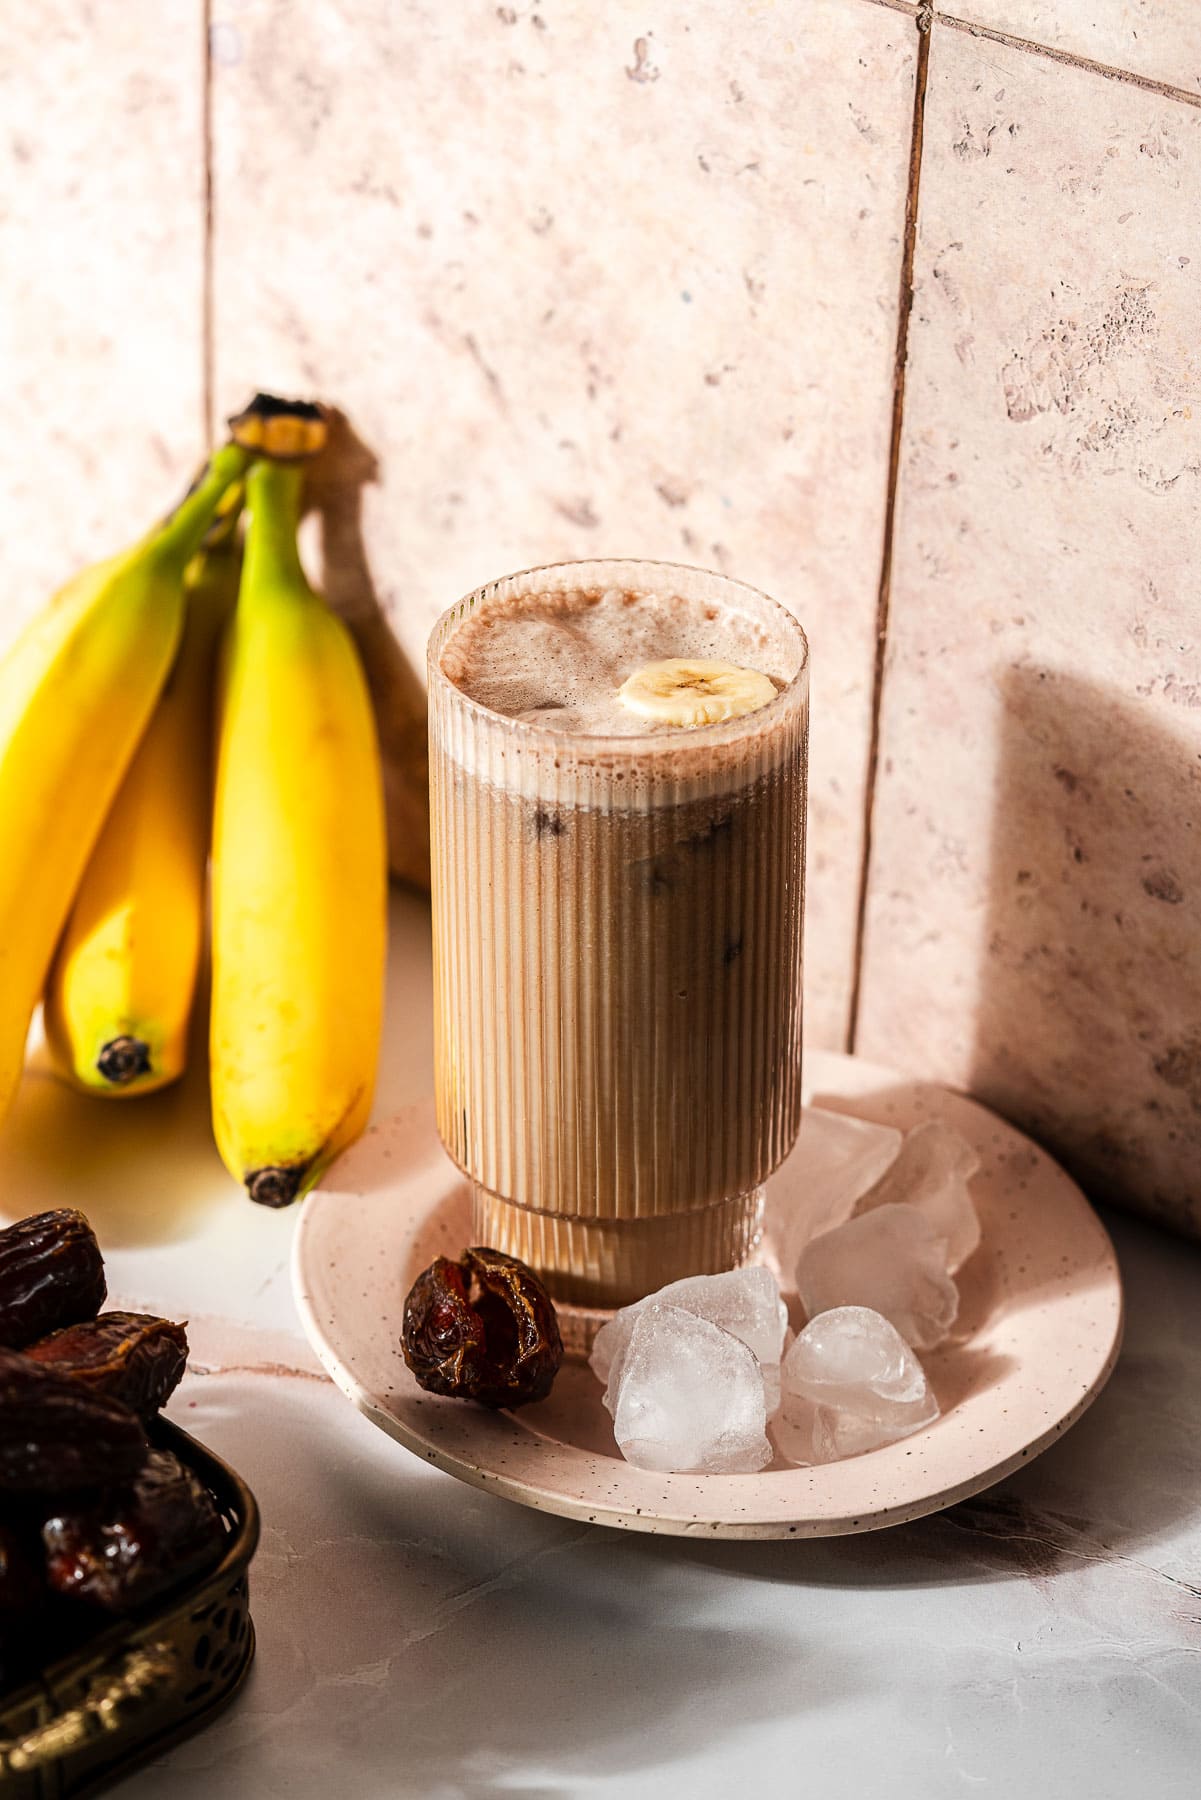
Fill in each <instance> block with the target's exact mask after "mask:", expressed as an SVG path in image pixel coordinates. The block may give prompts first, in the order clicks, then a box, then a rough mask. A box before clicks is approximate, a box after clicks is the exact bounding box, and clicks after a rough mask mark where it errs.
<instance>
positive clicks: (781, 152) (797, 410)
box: [0, 0, 1201, 1234]
mask: <svg viewBox="0 0 1201 1800" xmlns="http://www.w3.org/2000/svg"><path fill="white" fill-rule="evenodd" d="M1198 17H1199V15H1198V12H1197V9H1196V7H1195V5H1194V4H1193V3H1192V0H1089V3H1087V4H1080V3H1079V0H970V4H969V0H960V4H959V5H958V7H957V9H956V16H954V17H952V16H950V14H949V13H946V14H944V13H943V12H939V13H938V14H936V15H934V16H931V9H930V8H928V7H923V8H920V9H919V8H915V7H912V6H908V5H900V4H897V5H886V4H877V3H876V0H746V3H745V4H743V5H740V6H737V7H734V6H726V7H713V8H698V7H696V6H689V5H686V4H684V0H637V4H632V3H631V0H612V4H610V5H609V6H607V7H605V8H603V9H602V8H598V7H596V6H593V5H588V4H585V0H541V3H540V4H537V5H533V6H531V5H529V4H524V3H523V4H520V5H512V6H508V5H506V6H497V5H495V4H491V3H485V0H467V3H465V4H461V5H458V6H452V7H447V6H446V5H444V4H440V3H438V4H436V3H435V0H355V4H353V5H352V4H351V3H350V0H306V4H305V5H303V6H300V5H285V4H283V3H282V0H210V3H208V4H206V3H205V0H164V3H162V4H151V0H126V4H124V5H122V6H120V7H104V8H95V7H91V6H89V5H87V4H85V0H42V3H41V4H40V5H39V6H38V7H36V8H33V9H25V10H24V12H22V13H21V15H20V17H19V18H18V16H17V14H15V13H10V14H9V15H7V16H6V17H5V18H0V115H2V116H3V118H4V122H5V128H4V132H3V134H0V161H2V162H3V174H4V180H3V196H4V199H3V205H2V206H0V254H2V256H3V266H4V269H5V296H4V300H3V303H2V304H0V358H2V361H3V366H4V369H5V376H6V381H7V384H8V394H7V400H8V429H7V430H6V432H5V433H4V434H3V439H2V441H0V521H2V523H3V527H4V531H3V544H4V551H3V554H4V571H5V578H6V579H5V602H4V612H3V619H2V621H0V631H3V632H4V633H7V632H8V631H10V630H11V629H12V627H13V626H14V625H15V623H16V622H17V620H19V619H20V618H22V617H24V616H26V615H27V614H28V613H30V612H31V611H32V610H33V609H34V608H35V607H36V606H37V605H38V604H39V603H40V602H41V600H42V599H43V598H44V597H45V595H46V594H47V593H48V592H49V591H50V590H51V589H52V588H53V587H54V586H55V585H56V584H57V582H58V581H60V580H61V579H62V578H63V577H64V576H65V575H67V574H68V573H70V572H71V570H72V569H73V568H74V567H75V566H77V565H78V564H79V563H81V562H83V561H86V560H89V559H92V558H94V557H96V556H97V555H99V554H101V553H103V552H104V551H106V550H108V549H110V548H112V547H114V546H115V545H116V544H119V543H120V542H121V541H122V539H124V538H126V537H128V536H129V535H131V534H132V533H133V532H134V531H135V530H137V529H139V528H140V527H141V526H142V525H143V524H144V523H145V522H146V521H147V519H148V518H150V517H153V516H154V515H155V514H156V513H157V512H158V511H160V510H161V509H163V508H164V507H165V506H166V505H167V503H168V502H169V500H170V499H171V498H172V495H173V493H174V491H175V490H176V488H177V487H178V486H179V485H181V484H182V483H183V482H184V481H185V479H186V478H187V476H188V474H189V473H190V470H191V467H192V465H193V463H194V462H195V460H196V459H197V458H198V457H199V455H200V454H201V453H202V450H203V447H204V444H205V441H206V436H207V435H208V433H209V432H211V431H214V430H216V429H218V428H219V421H220V419H221V417H222V416H223V415H224V414H225V413H227V412H228V411H230V410H232V409H233V408H235V407H237V406H239V405H240V404H242V403H243V402H244V401H245V399H246V398H247V396H248V394H249V393H250V392H251V391H252V390H253V389H254V388H255V387H259V386H262V387H274V388H277V389H280V390H282V391H285V392H286V391H289V390H295V391H300V392H303V393H306V394H309V393H311V394H317V395H319V396H320V397H322V398H324V399H326V400H328V401H330V402H332V403H334V404H336V405H337V406H338V407H340V408H341V409H342V410H343V412H344V413H345V415H346V418H347V421H348V425H347V427H346V429H345V430H343V431H342V432H341V433H340V434H339V442H338V444H337V446H336V454H335V455H334V457H333V458H332V459H331V461H330V463H329V465H328V467H327V469H326V471H325V472H324V474H323V476H322V480H321V485H320V491H319V494H318V501H319V508H318V511H319V517H318V518H317V519H315V520H314V521H313V527H312V535H311V539H310V541H309V547H310V549H311V552H312V555H313V559H314V567H315V569H317V570H318V571H319V570H320V569H321V568H322V565H323V561H324V567H325V579H326V581H327V584H328V586H329V589H330V591H331V593H332V595H333V597H334V598H335V599H336V600H337V601H338V603H339V604H341V605H343V606H344V607H345V608H346V609H347V610H348V611H350V612H351V613H352V614H353V615H354V616H355V618H356V620H357V623H358V625H359V629H360V631H361V633H362V635H363V638H364V641H365V642H366V643H367V644H368V646H369V648H370V652H371V657H372V661H373V665H374V674H375V680H376V684H377V690H378V691H379V692H380V693H381V694H383V695H386V696H388V697H389V720H388V736H389V740H390V745H391V748H392V749H393V750H394V752H395V753H396V754H397V757H398V758H399V757H400V756H401V755H402V754H403V753H404V751H405V750H406V748H407V747H408V744H409V738H408V737H406V727H405V723H404V721H405V720H406V719H407V718H408V716H409V706H410V701H411V697H412V693H413V690H414V686H415V674H414V671H419V669H420V661H421V651H422V646H423V643H424V639H425V636H426V633H427V631H428V629H429V626H430V624H431V623H432V621H433V619H434V617H435V616H436V614H437V613H438V612H439V611H440V610H441V608H442V607H443V606H444V605H445V604H446V603H448V602H449V601H450V600H452V599H454V598H456V597H457V596H458V595H459V594H460V593H462V592H464V591H465V590H467V589H468V588H469V587H471V586H473V585H474V584H475V583H477V582H479V581H481V580H484V579H486V578H488V577H489V576H492V575H496V574H500V573H503V572H507V571H509V570H511V569H514V568H516V567H519V566H522V565H524V564H527V563H529V562H532V561H541V560H547V559H554V558H560V557H569V556H577V555H578V556H594V555H601V554H612V555H622V554H626V555H647V556H664V557H672V558H676V559H679V560H685V561H694V562H698V563H704V564H708V565H711V566H714V567H717V568H721V569H725V570H728V571H730V572H731V573H734V574H737V575H739V576H741V577H743V578H744V579H746V580H749V581H751V582H755V583H757V584H759V585H761V586H764V587H766V588H768V589H769V590H770V591H772V592H773V593H775V594H776V595H777V596H778V597H779V598H780V599H782V600H783V601H784V602H785V603H786V604H787V605H789V606H791V607H793V608H794V609H795V610H796V612H797V613H798V614H799V615H800V616H801V617H802V619H803V620H804V622H805V625H806V627H807V629H808V630H809V633H810V636H811V640H812V644H813V653H814V686H813V704H814V723H813V733H814V739H813V788H812V813H811V862H810V878H809V910H808V925H809V931H808V955H807V969H806V1002H807V1030H808V1037H809V1041H810V1042H811V1043H813V1044H815V1045H824V1046H828V1047H833V1048H844V1047H846V1046H848V1045H853V1046H854V1047H856V1048H858V1049H859V1050H861V1051H862V1052H864V1053H866V1054H868V1055H870V1056H873V1057H875V1058H877V1059H878V1060H880V1061H884V1062H888V1063H892V1064H897V1065H901V1066H904V1067H905V1068H906V1069H909V1070H911V1071H912V1072H913V1073H915V1074H925V1075H930V1076H934V1077H936V1078H939V1079H942V1080H946V1081H949V1082H951V1083H953V1084H955V1085H959V1086H963V1087H965V1088H969V1089H971V1090H972V1091H974V1092H976V1093H978V1094H980V1095H981V1096H982V1097H983V1098H985V1099H986V1100H988V1101H989V1102H991V1103H993V1104H995V1105H997V1106H998V1107H999V1108H1000V1109H1001V1110H1002V1111H1004V1112H1006V1113H1007V1114H1009V1115H1010V1116H1011V1117H1013V1118H1014V1119H1015V1120H1017V1121H1018V1122H1019V1123H1021V1124H1023V1125H1025V1126H1026V1127H1027V1128H1028V1129H1030V1130H1032V1131H1033V1132H1034V1133H1035V1135H1036V1136H1038V1137H1040V1138H1041V1139H1042V1140H1043V1141H1044V1142H1046V1143H1047V1144H1048V1146H1049V1147H1050V1148H1052V1149H1053V1150H1055V1151H1057V1152H1059V1153H1060V1154H1061V1155H1062V1156H1064V1158H1065V1159H1066V1160H1067V1162H1068V1163H1069V1166H1071V1167H1072V1168H1073V1169H1074V1170H1075V1171H1076V1172H1077V1173H1078V1174H1079V1175H1081V1177H1082V1178H1083V1179H1084V1181H1085V1183H1086V1185H1087V1186H1088V1187H1089V1189H1090V1191H1092V1192H1093V1193H1095V1194H1111V1193H1112V1194H1115V1195H1118V1196H1121V1197H1124V1198H1125V1199H1127V1200H1128V1201H1130V1202H1131V1203H1132V1204H1135V1205H1137V1206H1140V1207H1141V1208H1143V1209H1144V1210H1146V1211H1149V1212H1152V1213H1153V1214H1155V1215H1157V1216H1160V1217H1163V1218H1166V1219H1169V1220H1172V1221H1174V1222H1175V1223H1177V1224H1178V1225H1180V1226H1182V1227H1183V1228H1185V1229H1187V1230H1190V1231H1192V1232H1194V1233H1195V1234H1196V1233H1201V1201H1199V1199H1198V1180H1197V1176H1196V1174H1195V1171H1196V1169H1197V1168H1198V1167H1201V954H1199V941H1201V934H1199V930H1198V912H1199V904H1201V903H1199V895H1201V825H1198V816H1199V808H1198V805H1197V799H1198V791H1199V783H1201V761H1199V756H1201V656H1199V653H1198V641H1199V638H1201V604H1199V602H1198V598H1197V578H1196V562H1197V557H1196V544H1197V542H1198V525H1199V523H1201V520H1199V513H1201V413H1198V406H1199V403H1201V352H1199V351H1198V345H1201V289H1199V287H1198V276H1199V275H1201V24H1199V23H1198ZM206 39H207V45H208V54H207V55H206ZM915 119H916V120H917V121H918V122H920V124H921V126H922V137H921V145H920V148H921V154H920V158H919V159H917V163H916V168H914V169H911V150H912V146H913V138H914V127H915ZM915 177H916V178H915ZM910 258H911V267H912V296H913V304H912V311H911V313H909V312H908V310H907V308H906V307H905V306H903V305H902V293H903V289H904V290H905V292H906V295H907V290H908V282H907V276H908V273H909V270H910ZM898 352H900V353H901V355H902V357H904V358H905V359H906V360H905V361H904V364H903V372H904V380H903V382H902V383H901V384H900V386H899V389H898V383H897V381H896V378H895V377H896V370H897V367H898ZM898 402H899V404H898ZM894 425H895V427H896V430H895V433H894ZM381 612H382V614H384V615H386V616H387V619H388V620H389V621H390V623H391V626H392V630H393V634H394V636H393V637H389V636H388V635H387V634H386V633H385V632H384V631H383V630H382V629H381V627H380V615H381ZM878 648H879V651H880V656H879V660H878V658H877V649H878ZM410 736H411V734H410ZM418 736H419V731H418ZM393 799H394V808H393V811H394V818H395V819H396V821H397V838H398V843H397V855H398V860H400V861H403V860H404V855H405V850H406V844H405V842H404V838H405V832H406V826H405V824H404V819H405V818H406V817H407V814H406V811H405V796H404V792H403V787H402V786H400V785H398V786H397V787H396V788H395V789H394V793H393Z"/></svg>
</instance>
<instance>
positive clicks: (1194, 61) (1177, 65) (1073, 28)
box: [937, 0, 1201, 94]
mask: <svg viewBox="0 0 1201 1800" xmlns="http://www.w3.org/2000/svg"><path fill="white" fill-rule="evenodd" d="M937 11H938V12H940V13H949V14H951V15H952V16H953V17H955V18H960V19H966V20H968V21H969V22H970V23H971V24H973V25H986V26H990V27H991V28H992V29H993V30H994V31H1008V32H1012V34H1013V35H1014V36H1015V37H1020V38H1026V39H1028V40H1029V41H1030V42H1031V43H1035V44H1043V45H1046V46H1047V48H1049V49H1052V50H1062V51H1064V52H1066V53H1067V54H1068V55H1070V56H1086V57H1088V58H1089V59H1090V60H1091V61H1093V62H1099V63H1106V64H1107V65H1108V66H1109V67H1110V68H1112V69H1123V70H1126V71H1128V72H1129V73H1130V74H1133V75H1145V76H1146V77H1147V78H1148V79H1149V80H1151V81H1163V82H1167V83H1169V84H1170V85H1171V86H1172V87H1179V88H1187V89H1188V90H1189V92H1190V93H1194V94H1199V93H1201V8H1198V6H1197V4H1196V0H1089V4H1088V5H1087V6H1081V4H1080V0H948V3H947V4H945V5H943V4H939V5H938V7H937Z"/></svg>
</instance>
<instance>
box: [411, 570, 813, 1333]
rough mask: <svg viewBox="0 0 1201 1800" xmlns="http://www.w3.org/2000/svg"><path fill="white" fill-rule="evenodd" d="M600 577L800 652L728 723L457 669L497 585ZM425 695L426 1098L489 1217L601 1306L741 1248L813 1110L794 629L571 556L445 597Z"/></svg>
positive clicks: (741, 594)
mask: <svg viewBox="0 0 1201 1800" xmlns="http://www.w3.org/2000/svg"><path fill="white" fill-rule="evenodd" d="M596 587H625V588H629V589H633V590H636V591H638V592H641V593H652V594H653V593H656V592H663V593H665V594H682V595H684V596H685V597H693V598H696V599H698V600H701V601H703V602H705V603H706V604H710V605H713V606H717V607H730V608H732V609H734V610H736V611H737V612H739V613H740V614H743V615H746V614H747V613H750V614H752V616H759V617H763V618H764V620H765V622H767V623H769V624H770V627H771V629H772V630H773V631H774V632H775V633H777V634H778V633H779V632H780V631H781V629H784V630H786V632H787V634H788V642H789V643H790V644H791V645H792V646H793V650H794V660H795V674H794V675H793V678H792V680H791V682H790V684H789V685H788V686H787V687H786V688H785V689H784V690H783V692H782V693H781V694H780V695H779V696H778V698H777V699H776V700H774V701H772V702H770V703H769V704H768V705H767V706H765V707H763V708H761V709H760V710H759V711H757V712H753V713H749V714H746V715H744V716H743V717H741V718H738V719H734V720H730V721H728V722H726V723H724V724H720V725H711V726H703V727H700V728H695V729H691V730H688V731H681V732H663V733H659V734H656V735H648V736H645V737H620V738H599V737H587V736H580V735H571V734H568V733H565V732H554V731H551V730H548V729H546V728H544V727H542V726H533V725H529V724H525V723H522V722H520V721H518V720H514V719H510V718H505V717H502V716H501V715H499V714H497V713H494V712H492V711H490V710H489V709H488V708H486V707H484V706H481V705H480V704H479V703H477V702H475V701H472V700H470V699H468V698H467V697H466V696H465V695H464V694H463V693H462V692H461V691H460V690H459V689H458V688H457V687H456V686H454V684H453V683H452V682H451V681H450V680H449V679H448V678H447V676H446V674H445V673H444V671H443V668H442V655H443V652H444V650H445V648H446V646H447V645H448V643H449V642H450V641H451V639H452V638H453V636H454V634H455V632H456V630H457V629H458V627H459V625H460V624H461V623H462V621H463V620H464V619H465V618H466V617H467V616H468V615H469V614H470V613H471V612H472V610H473V609H474V608H475V607H477V606H478V605H479V604H481V602H486V601H488V600H490V599H492V598H495V597H500V598H504V597H507V596H513V597H516V596H520V595H524V594H537V593H542V592H547V591H552V590H554V589H570V588H596ZM782 621H783V622H784V624H783V626H782ZM429 692H430V780H431V798H432V848H433V907H434V987H435V1015H434V1016H435V1072H436V1093H437V1117H438V1128H439V1131H440V1132H441V1135H442V1138H443V1141H444V1143H445V1145H446V1147H447V1149H448V1151H449V1152H450V1154H451V1156H453V1158H454V1159H455V1161H456V1162H457V1163H458V1164H459V1165H460V1167H461V1168H462V1169H463V1170H464V1171H465V1172H466V1173H467V1174H468V1175H469V1176H470V1177H471V1178H472V1180H473V1181H474V1182H475V1183H477V1184H478V1188H479V1190H480V1191H479V1192H478V1193H477V1199H476V1216H475V1231H476V1234H477V1241H479V1242H484V1243H491V1244H493V1245H494V1246H495V1247H497V1248H502V1249H509V1250H511V1251H512V1252H513V1253H515V1254H517V1255H520V1256H522V1257H523V1260H526V1261H529V1262H530V1263H531V1264H532V1265H533V1266H534V1267H536V1268H539V1269H540V1270H541V1271H542V1273H543V1274H544V1275H545V1276H546V1277H547V1280H548V1283H549V1285H550V1287H551V1291H552V1292H553V1293H555V1294H556V1295H557V1296H558V1297H559V1298H562V1299H566V1300H572V1301H575V1302H577V1303H585V1304H594V1305H602V1306H603V1305H619V1304H622V1303H624V1302H625V1301H627V1300H629V1299H630V1298H634V1297H637V1296H638V1295H640V1294H642V1293H646V1292H649V1291H650V1290H652V1289H653V1288H655V1287H658V1286H660V1285H662V1283H663V1282H665V1281H669V1280H672V1279H675V1278H676V1277H677V1276H679V1275H683V1274H689V1273H701V1272H711V1271H714V1270H717V1269H723V1268H730V1267H733V1266H735V1265H736V1264H737V1263H739V1262H741V1261H743V1260H744V1259H745V1258H746V1256H747V1255H749V1254H750V1252H751V1251H752V1249H753V1247H754V1244H755V1241H756V1237H757V1233H758V1226H759V1218H760V1211H761V1198H762V1197H761V1194H760V1192H759V1189H760V1185H761V1183H762V1182H763V1181H764V1180H765V1179H766V1177H767V1176H768V1175H769V1174H770V1173H771V1171H772V1170H773V1169H774V1168H775V1167H776V1166H777V1165H778V1164H779V1163H780V1162H781V1161H782V1160H783V1158H784V1157H785V1156H786V1155H787V1153H788V1151H789V1149H790V1148H791V1146H792V1144H793V1142H794V1140H795V1138H796V1134H797V1131H798V1128H799V1125H800V1108H801V1100H800V1081H801V929H802V914H803V902H804V876H805V780H806V738H807V723H808V652H807V647H806V644H805V638H804V634H803V632H802V631H801V629H800V627H799V625H797V624H796V623H795V621H794V620H793V619H792V618H791V616H790V615H788V614H785V613H784V612H783V610H782V609H781V608H779V607H777V606H776V605H775V603H774V602H773V601H770V600H768V599H767V598H766V597H765V596H763V595H760V594H758V593H756V592H755V591H754V590H752V589H749V588H746V587H744V586H742V584H740V583H735V582H731V581H728V580H726V579H724V578H723V577H720V576H716V575H710V574H706V573H704V572H702V571H700V570H695V569H685V568H677V567H675V566H673V565H670V564H656V563H635V562H611V563H575V564H565V565H559V566H557V567H553V568H548V569H535V570H531V571H528V572H526V573H525V574H522V575H516V576H511V577H509V578H508V579H507V580H505V581H502V582H498V583H495V584H493V585H491V586H489V587H487V588H483V589H481V590H479V592H478V593H476V594H472V595H469V596H468V597H467V599H465V600H463V601H462V602H460V603H459V604H458V605H457V606H454V607H452V608H451V609H450V610H449V611H448V612H447V613H445V614H444V615H443V617H442V618H441V620H440V621H439V622H438V625H437V626H436V627H435V630H434V633H433V636H432V637H431V640H430V648H429Z"/></svg>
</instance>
